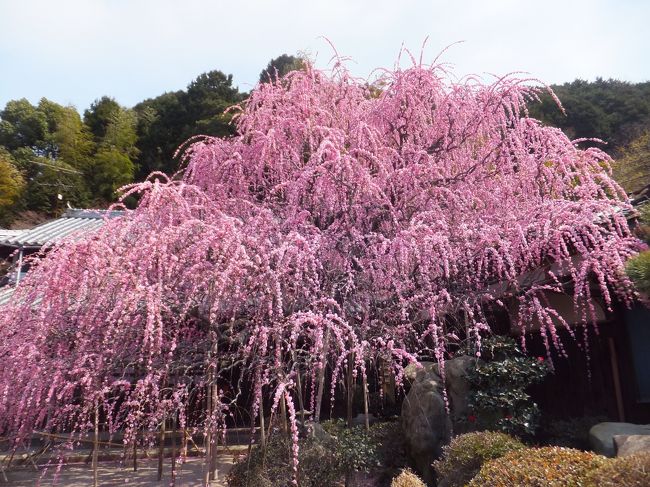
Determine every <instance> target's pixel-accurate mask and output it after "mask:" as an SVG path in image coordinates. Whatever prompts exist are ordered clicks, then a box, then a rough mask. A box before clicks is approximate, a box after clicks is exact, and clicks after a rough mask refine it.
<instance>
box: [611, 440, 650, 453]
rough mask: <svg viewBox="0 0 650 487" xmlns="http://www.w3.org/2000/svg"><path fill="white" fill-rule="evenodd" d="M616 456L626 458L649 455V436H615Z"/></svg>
mask: <svg viewBox="0 0 650 487" xmlns="http://www.w3.org/2000/svg"><path fill="white" fill-rule="evenodd" d="M614 445H616V456H617V457H627V456H628V455H633V454H635V453H640V452H645V453H650V435H616V436H614Z"/></svg>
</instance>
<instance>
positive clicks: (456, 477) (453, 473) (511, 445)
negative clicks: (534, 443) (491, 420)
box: [433, 431, 525, 487]
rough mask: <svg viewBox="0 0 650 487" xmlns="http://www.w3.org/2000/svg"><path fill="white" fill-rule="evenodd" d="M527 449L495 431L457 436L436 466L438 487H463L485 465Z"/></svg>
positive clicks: (445, 448) (434, 466)
mask: <svg viewBox="0 0 650 487" xmlns="http://www.w3.org/2000/svg"><path fill="white" fill-rule="evenodd" d="M523 448H525V446H524V444H523V443H521V442H520V441H519V440H517V439H515V438H513V437H511V436H509V435H507V434H505V433H498V432H494V431H482V432H476V433H466V434H463V435H459V436H456V437H455V438H454V439H453V440H451V443H449V445H447V446H446V447H444V448H443V453H442V458H441V459H440V460H437V461H435V462H434V463H433V468H434V469H435V471H436V475H437V478H438V487H463V486H464V485H467V483H468V482H469V481H470V480H472V478H473V477H474V476H475V475H476V474H477V473H478V472H479V470H480V469H481V467H482V466H483V464H484V463H485V462H487V461H489V460H494V459H495V458H500V457H502V456H504V455H505V454H506V453H509V452H511V451H515V450H521V449H523Z"/></svg>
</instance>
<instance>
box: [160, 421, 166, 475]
mask: <svg viewBox="0 0 650 487" xmlns="http://www.w3.org/2000/svg"><path fill="white" fill-rule="evenodd" d="M165 419H166V418H164V417H163V420H162V423H161V425H160V437H159V439H158V482H160V481H161V480H162V478H163V468H164V460H165Z"/></svg>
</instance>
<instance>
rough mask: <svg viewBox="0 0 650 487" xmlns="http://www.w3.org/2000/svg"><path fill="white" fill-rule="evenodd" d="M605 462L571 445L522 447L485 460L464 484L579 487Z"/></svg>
mask: <svg viewBox="0 0 650 487" xmlns="http://www.w3.org/2000/svg"><path fill="white" fill-rule="evenodd" d="M607 461H608V459H607V458H605V457H603V456H601V455H596V454H594V453H589V452H583V451H580V450H573V449H571V448H560V447H544V448H525V449H523V450H516V451H512V452H510V453H508V454H506V455H504V456H503V457H501V458H497V459H495V460H491V461H489V462H487V463H486V464H485V465H483V467H481V470H480V471H479V473H478V475H477V476H476V477H474V478H473V479H472V481H471V482H470V483H469V484H468V487H580V486H583V485H585V479H586V476H587V474H589V473H590V472H593V471H594V470H596V469H598V468H599V467H601V466H603V465H605V464H606V463H607Z"/></svg>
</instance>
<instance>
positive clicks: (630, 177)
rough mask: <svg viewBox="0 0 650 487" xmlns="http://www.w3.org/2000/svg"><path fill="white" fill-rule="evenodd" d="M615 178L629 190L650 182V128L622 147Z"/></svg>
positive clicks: (642, 186)
mask: <svg viewBox="0 0 650 487" xmlns="http://www.w3.org/2000/svg"><path fill="white" fill-rule="evenodd" d="M614 178H616V180H617V181H618V182H619V183H620V184H621V185H622V186H623V187H624V188H625V190H626V191H628V192H634V191H639V190H640V189H642V188H644V187H645V186H647V185H648V184H650V130H649V131H647V132H645V133H643V134H642V135H640V136H639V137H637V138H636V139H634V140H633V141H632V142H631V143H630V144H629V145H628V146H626V147H624V148H623V149H621V151H620V157H619V158H618V159H617V160H616V163H615V164H614ZM649 216H650V215H649Z"/></svg>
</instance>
